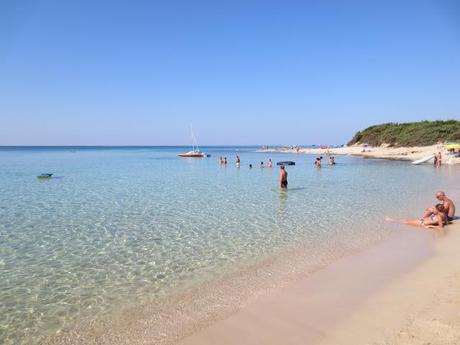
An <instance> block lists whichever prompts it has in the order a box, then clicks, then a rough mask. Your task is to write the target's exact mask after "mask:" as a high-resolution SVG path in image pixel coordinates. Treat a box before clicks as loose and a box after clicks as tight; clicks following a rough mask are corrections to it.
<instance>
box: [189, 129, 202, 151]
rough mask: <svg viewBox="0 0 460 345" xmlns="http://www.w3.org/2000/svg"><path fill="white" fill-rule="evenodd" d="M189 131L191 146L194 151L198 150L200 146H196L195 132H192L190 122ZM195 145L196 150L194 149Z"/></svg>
mask: <svg viewBox="0 0 460 345" xmlns="http://www.w3.org/2000/svg"><path fill="white" fill-rule="evenodd" d="M190 132H191V134H192V148H193V151H194V152H200V148H199V147H198V142H197V141H196V138H195V134H194V133H193V128H192V124H191V123H190ZM195 147H196V150H195Z"/></svg>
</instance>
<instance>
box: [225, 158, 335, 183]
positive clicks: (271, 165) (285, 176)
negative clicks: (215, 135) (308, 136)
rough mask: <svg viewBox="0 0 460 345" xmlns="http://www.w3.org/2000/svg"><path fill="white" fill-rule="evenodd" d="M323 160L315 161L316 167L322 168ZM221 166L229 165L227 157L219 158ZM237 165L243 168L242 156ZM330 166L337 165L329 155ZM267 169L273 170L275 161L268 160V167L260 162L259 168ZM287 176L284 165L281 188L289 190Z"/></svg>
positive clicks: (281, 174) (251, 166)
mask: <svg viewBox="0 0 460 345" xmlns="http://www.w3.org/2000/svg"><path fill="white" fill-rule="evenodd" d="M322 160H323V157H322V156H321V157H317V158H316V159H315V166H316V167H317V168H321V163H322ZM219 164H220V165H221V166H227V165H228V159H227V157H222V156H220V157H219ZM235 164H236V167H237V168H239V167H240V166H241V159H240V156H238V155H237V156H236V159H235ZM328 164H329V165H335V164H336V163H335V158H334V156H332V155H330V154H328ZM265 167H267V168H273V161H272V160H271V158H269V159H268V161H267V164H266V165H265V163H264V162H263V161H261V162H260V164H259V168H261V169H264V168H265ZM252 168H253V165H252V163H251V164H249V169H252ZM287 176H288V173H287V171H286V168H285V167H284V165H280V175H279V183H280V184H279V185H280V188H287V185H288V181H287Z"/></svg>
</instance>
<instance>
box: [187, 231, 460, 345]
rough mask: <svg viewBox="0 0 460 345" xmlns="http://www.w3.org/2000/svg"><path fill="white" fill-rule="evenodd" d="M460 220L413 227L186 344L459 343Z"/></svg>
mask: <svg viewBox="0 0 460 345" xmlns="http://www.w3.org/2000/svg"><path fill="white" fill-rule="evenodd" d="M459 248H460V222H457V224H453V225H449V227H448V228H447V232H446V233H445V234H439V233H433V232H428V231H424V230H419V229H417V228H414V229H411V228H409V229H407V230H405V231H403V233H402V234H401V235H400V236H397V237H394V238H392V239H391V240H389V241H386V242H384V243H382V244H381V245H378V246H376V247H374V248H371V249H369V250H366V251H364V252H361V253H358V254H356V255H352V256H350V257H346V258H343V259H342V260H339V261H337V262H335V263H333V264H331V265H329V266H327V267H326V268H324V269H323V270H321V271H319V272H317V273H316V274H313V275H311V276H307V277H305V278H303V279H301V280H299V281H296V282H293V283H292V284H291V285H290V286H287V287H283V288H282V289H280V290H279V291H278V292H277V293H275V294H272V295H270V296H266V297H263V298H260V299H258V300H256V301H253V302H252V303H251V304H249V305H246V306H245V307H243V308H242V309H240V310H239V311H237V312H236V313H234V314H233V315H231V316H229V317H227V318H225V319H223V320H220V321H217V322H215V323H214V324H212V325H211V326H209V327H207V328H205V329H202V330H200V331H198V332H196V333H195V334H193V335H191V336H189V337H187V338H185V339H183V340H182V342H180V344H181V345H198V344H199V345H205V344H220V345H230V344H232V345H233V344H235V345H236V344H237V345H246V344H247V345H252V344H254V345H255V344H264V345H270V344H273V345H275V344H277V345H278V344H279V345H280V344H286V345H288V344H289V345H296V344H299V345H300V344H302V345H304V344H321V345H332V344H336V345H348V344H350V345H359V344H363V345H364V344H369V345H370V344H372V345H390V344H391V345H393V344H395V345H396V344H404V345H422V344H423V345H427V344H432V345H448V344H449V345H454V344H455V345H458V344H460V250H459Z"/></svg>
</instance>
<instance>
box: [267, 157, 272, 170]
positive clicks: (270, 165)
mask: <svg viewBox="0 0 460 345" xmlns="http://www.w3.org/2000/svg"><path fill="white" fill-rule="evenodd" d="M267 165H268V167H269V168H273V162H272V160H271V158H269V159H268V164H267Z"/></svg>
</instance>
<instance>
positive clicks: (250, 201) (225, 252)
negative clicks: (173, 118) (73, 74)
mask: <svg viewBox="0 0 460 345" xmlns="http://www.w3.org/2000/svg"><path fill="white" fill-rule="evenodd" d="M181 151H183V149H178V148H161V149H158V148H131V149H130V148H119V149H114V148H108V149H90V148H84V149H83V148H82V149H72V150H70V149H66V150H60V149H36V150H34V149H24V150H21V149H15V150H10V151H8V150H0V190H1V191H2V193H0V238H1V241H0V276H1V279H0V343H2V344H21V343H26V344H33V343H38V342H39V341H40V340H42V339H43V337H45V336H46V335H48V334H51V333H54V332H56V331H59V330H60V329H62V328H63V327H66V326H72V325H73V324H75V322H79V321H80V320H82V319H92V318H98V317H102V316H103V315H107V314H110V313H111V312H112V311H113V310H114V309H117V308H121V307H123V306H124V305H127V304H129V305H131V304H134V305H135V304H138V303H143V302H144V301H146V300H152V299H160V298H162V297H163V296H166V295H168V294H171V293H174V291H178V290H180V289H183V288H186V287H188V286H192V285H194V284H197V283H199V282H203V281H206V280H212V279H215V278H217V277H220V276H222V275H223V274H224V273H225V272H227V271H229V270H232V269H233V268H234V267H235V266H236V265H239V266H244V264H245V263H246V262H254V260H262V259H263V258H266V257H269V256H270V255H272V254H273V253H275V252H279V251H280V250H284V249H287V248H291V247H292V246H295V245H297V244H300V243H302V246H303V247H305V248H307V249H308V253H309V255H310V256H309V257H311V258H314V260H317V261H318V262H321V260H330V259H331V258H333V257H334V255H337V254H336V253H339V252H340V253H343V252H346V251H349V250H356V249H359V248H362V247H365V246H366V245H367V244H369V243H372V242H374V241H376V240H379V239H381V238H385V237H386V236H388V234H389V233H390V232H391V231H395V227H394V226H391V225H389V224H385V222H383V221H382V220H383V217H384V215H385V214H392V215H394V217H395V218H396V217H398V218H411V217H413V216H414V215H418V214H419V213H420V209H423V208H424V207H425V206H426V205H429V204H431V203H432V202H433V200H432V194H433V190H437V189H445V188H449V186H454V185H455V181H456V179H458V174H459V169H458V167H448V168H445V169H444V168H442V169H438V170H436V171H434V169H433V168H432V167H431V166H419V167H413V166H410V165H409V164H408V163H405V162H387V161H375V160H363V159H359V158H353V157H338V158H337V159H336V160H337V162H338V163H339V164H338V165H336V166H334V169H325V167H323V168H322V169H321V170H320V171H318V169H315V167H314V166H313V164H312V157H309V156H303V155H298V156H295V157H296V165H295V166H290V167H289V169H288V171H289V187H288V189H287V190H282V189H280V188H278V183H279V182H278V169H276V168H273V169H269V168H265V169H260V168H259V164H260V161H261V160H264V161H265V163H266V161H267V160H268V158H269V157H270V155H268V154H260V153H254V152H253V151H252V149H245V148H240V149H239V150H238V155H239V156H240V157H241V161H242V163H241V168H240V169H237V168H236V167H235V164H234V161H235V156H236V154H235V152H236V151H235V149H231V148H212V149H206V151H207V152H210V153H211V154H212V155H213V157H212V158H209V159H195V160H193V159H180V158H177V157H176V155H177V153H179V152H181ZM219 156H226V157H227V158H228V160H229V164H228V166H226V167H222V166H220V165H219V163H218V161H217V159H216V157H219ZM275 156H276V157H275ZM271 158H272V160H273V161H278V160H289V159H292V156H289V155H283V154H276V155H275V154H272V155H271ZM249 164H253V168H252V169H249V168H248V166H249ZM275 169H276V170H275ZM43 171H50V172H52V173H54V174H55V176H56V177H53V178H52V179H50V180H47V181H40V180H38V179H37V178H36V176H37V175H38V174H40V173H41V172H43ZM59 177H61V178H59ZM450 188H458V187H450ZM334 246H340V248H337V247H334Z"/></svg>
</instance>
